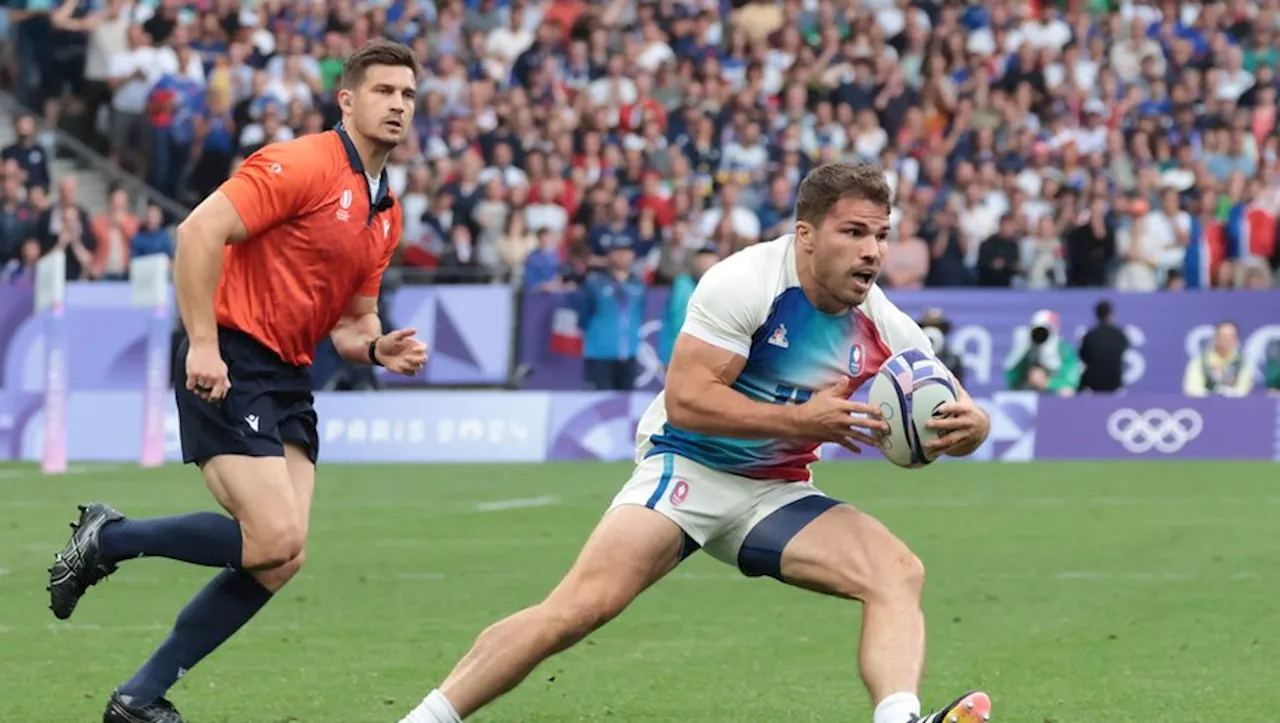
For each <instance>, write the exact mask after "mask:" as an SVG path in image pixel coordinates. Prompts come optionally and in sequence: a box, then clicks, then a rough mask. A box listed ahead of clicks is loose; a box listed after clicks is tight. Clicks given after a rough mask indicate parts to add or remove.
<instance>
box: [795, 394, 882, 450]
mask: <svg viewBox="0 0 1280 723" xmlns="http://www.w3.org/2000/svg"><path fill="white" fill-rule="evenodd" d="M853 391H854V390H853V380H852V379H850V378H849V377H842V378H841V379H840V381H838V382H836V383H835V384H833V385H831V386H829V387H827V388H826V389H821V390H819V391H817V392H815V393H814V394H813V396H811V397H809V400H808V401H807V402H805V403H804V404H801V405H800V406H799V407H797V408H796V410H797V411H798V413H799V416H800V428H799V430H797V432H798V434H797V436H799V437H802V438H804V439H808V440H812V441H815V442H835V443H836V444H838V445H840V446H841V447H844V448H845V449H847V450H849V451H850V452H853V453H854V454H862V447H861V446H859V445H862V446H867V447H879V446H880V443H879V442H878V441H877V440H878V438H879V437H880V435H882V434H884V433H886V432H888V431H889V425H888V424H887V423H885V421H884V420H883V419H881V418H880V410H879V409H876V408H875V407H872V406H870V405H868V404H863V403H861V402H851V401H849V395H851V394H853Z"/></svg>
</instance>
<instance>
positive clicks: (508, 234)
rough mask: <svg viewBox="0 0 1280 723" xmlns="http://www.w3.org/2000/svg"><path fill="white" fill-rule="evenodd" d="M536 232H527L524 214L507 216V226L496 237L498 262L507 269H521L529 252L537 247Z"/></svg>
mask: <svg viewBox="0 0 1280 723" xmlns="http://www.w3.org/2000/svg"><path fill="white" fill-rule="evenodd" d="M540 245H541V244H540V242H539V240H538V236H537V234H532V233H529V229H528V227H527V226H526V222H525V215H524V214H523V213H520V212H515V213H511V214H510V215H508V216H507V227H506V229H504V230H503V232H502V235H501V236H499V237H498V262H499V264H500V265H501V266H503V267H506V268H508V269H521V268H523V267H524V263H525V259H526V258H528V257H529V254H531V253H533V252H534V250H536V249H537V248H539V246H540Z"/></svg>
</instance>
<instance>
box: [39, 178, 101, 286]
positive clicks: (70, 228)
mask: <svg viewBox="0 0 1280 723" xmlns="http://www.w3.org/2000/svg"><path fill="white" fill-rule="evenodd" d="M77 188H78V184H77V181H76V178H75V176H67V177H66V178H63V179H62V180H61V181H60V182H59V183H58V202H57V203H56V204H53V205H52V206H50V207H49V208H48V209H47V210H45V211H44V212H43V213H41V214H40V217H39V218H38V219H37V220H36V225H35V236H36V240H37V241H39V242H40V252H41V254H47V253H49V252H50V251H54V250H60V251H66V252H67V280H68V281H78V280H79V279H81V278H85V279H92V278H93V272H94V259H95V256H94V253H95V250H96V246H97V244H96V242H95V241H94V238H93V231H92V229H93V225H92V223H91V222H90V219H89V213H88V212H87V211H85V210H84V208H82V207H81V206H80V204H79V203H78V202H77V199H76V191H77Z"/></svg>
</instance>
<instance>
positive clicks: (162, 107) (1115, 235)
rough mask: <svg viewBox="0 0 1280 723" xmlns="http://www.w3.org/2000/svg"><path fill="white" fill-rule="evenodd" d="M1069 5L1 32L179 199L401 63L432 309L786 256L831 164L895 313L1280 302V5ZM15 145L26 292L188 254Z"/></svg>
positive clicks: (468, 8) (53, 110)
mask: <svg viewBox="0 0 1280 723" xmlns="http://www.w3.org/2000/svg"><path fill="white" fill-rule="evenodd" d="M45 4H46V5H48V3H45ZM1064 5H1065V6H1064ZM1064 5H1060V4H1055V3H1049V2H1042V3H1037V2H1014V1H1012V0H997V1H995V2H982V3H978V2H972V3H967V4H966V3H960V2H943V3H938V2H933V1H932V0H786V1H785V2H745V3H744V2H734V3H729V2H724V3H718V2H716V0H690V1H689V2H680V1H677V0H658V1H657V2H632V1H631V0H611V1H610V2H595V1H584V0H541V2H526V1H525V0H439V2H431V1H422V0H390V1H389V2H377V1H367V0H333V1H332V2H320V1H318V0H312V1H310V2H308V1H306V0H262V1H261V2H256V3H240V2H238V1H236V0H202V1H201V2H191V3H184V2H180V1H175V0H159V2H158V3H157V2H155V1H154V0H153V1H150V2H138V3H133V2H129V0H66V2H64V3H62V4H61V5H60V6H58V5H56V3H54V4H53V5H50V6H49V7H45V8H43V9H42V5H41V4H40V3H38V2H36V0H30V2H29V3H28V7H27V9H11V10H9V11H8V25H9V28H10V36H11V42H10V49H11V51H12V52H11V56H12V58H11V67H13V68H16V72H15V73H14V80H15V86H16V88H15V89H16V91H17V94H18V96H19V98H20V99H21V100H22V101H23V102H24V104H25V105H27V106H28V107H31V108H36V109H38V111H39V112H40V113H42V114H43V115H44V116H45V119H46V120H48V121H50V122H54V123H57V124H59V125H60V126H62V127H63V128H66V129H69V130H71V131H72V132H74V133H76V134H77V135H79V136H81V137H83V138H85V139H88V140H91V141H92V142H93V143H94V144H96V145H98V146H99V147H100V148H101V149H102V150H103V152H104V153H105V154H106V155H108V156H109V157H110V158H111V159H112V160H114V161H116V162H118V163H120V164H121V165H122V166H124V167H126V168H129V169H132V170H134V171H135V172H136V173H138V174H139V175H141V176H143V177H144V178H146V179H147V180H148V182H149V183H150V184H151V185H152V186H154V187H156V188H158V189H162V190H163V191H165V192H166V193H170V194H172V195H173V196H175V197H176V198H177V199H178V200H179V201H182V202H184V203H187V204H192V203H194V202H197V201H198V200H199V198H200V197H202V196H203V195H205V194H207V193H209V192H210V191H211V190H212V189H214V188H216V187H217V185H218V184H219V182H220V181H221V180H223V179H224V178H226V176H227V174H228V173H229V172H230V171H231V170H232V169H233V168H234V167H235V165H236V163H237V162H238V161H239V160H241V159H243V158H244V157H246V156H247V155H248V154H250V153H252V152H253V151H254V150H255V149H257V148H259V147H261V146H262V145H263V144H265V143H269V142H271V141H275V140H285V139H288V138H292V137H295V136H297V135H299V134H304V133H314V132H317V131H320V130H322V129H324V128H327V127H330V126H331V125H332V124H333V123H334V122H336V120H337V110H336V107H335V104H334V86H335V83H336V80H337V76H338V72H339V70H340V67H341V62H342V58H343V57H344V55H345V54H346V53H348V52H349V51H350V50H351V49H352V48H353V47H356V46H358V45H360V44H361V43H364V42H365V41H366V40H367V39H368V38H371V37H375V36H379V35H384V36H388V37H391V38H393V39H396V40H400V41H402V42H405V43H407V44H409V45H410V46H411V47H412V48H413V49H414V51H415V52H416V53H417V55H418V57H419V59H420V61H421V62H422V65H423V67H424V68H425V69H426V72H425V73H424V75H423V78H422V82H421V86H420V89H419V91H420V94H419V102H420V107H419V110H418V113H417V117H416V122H415V129H414V132H413V134H412V137H411V139H410V141H409V142H408V143H406V144H405V145H404V146H403V147H401V148H400V149H398V150H397V151H396V152H395V153H394V155H393V157H392V162H391V165H390V167H389V169H388V172H389V174H390V178H391V183H392V187H393V189H394V190H395V191H396V192H397V193H398V194H399V196H400V198H401V201H402V203H403V208H404V215H405V236H404V241H403V249H402V253H401V254H400V259H399V263H400V265H401V266H402V267H405V268H406V269H430V270H431V273H432V275H433V277H434V278H435V279H436V280H437V281H439V282H458V281H472V282H474V281H488V280H494V281H507V280H510V281H512V282H514V283H517V284H521V285H523V286H525V287H526V288H564V287H566V286H569V285H575V284H579V283H581V282H582V281H583V279H584V274H585V272H586V271H587V270H588V269H589V268H591V267H593V266H599V265H603V264H605V263H607V262H606V261H605V257H608V256H610V255H611V252H612V255H613V256H614V258H615V263H619V264H622V265H623V267H625V266H627V265H630V264H634V265H635V266H636V267H637V270H638V271H639V272H640V274H639V275H640V277H641V278H642V279H643V280H644V282H645V283H671V282H672V281H673V280H676V279H678V278H679V277H681V276H682V274H686V273H687V272H688V269H689V267H690V266H691V265H693V264H694V263H695V259H696V258H698V259H704V260H705V259H706V258H707V257H708V256H713V257H714V256H719V257H723V256H724V255H726V254H728V253H731V252H732V251H734V250H736V249H739V248H741V247H743V246H746V245H749V244H753V243H757V242H759V241H760V240H762V239H764V240H768V239H770V238H772V237H775V236H777V235H779V234H781V233H782V232H783V231H785V229H787V227H788V225H789V223H790V221H791V205H792V201H793V197H794V194H795V190H796V187H797V184H798V182H799V180H800V178H801V177H802V176H803V175H804V173H805V172H806V171H807V170H808V169H809V168H811V167H812V166H813V165H814V164H819V163H823V162H828V161H833V160H862V161H866V162H870V163H877V164H881V165H882V166H883V167H884V168H885V169H886V171H887V174H888V176H889V179H890V181H891V183H892V186H893V188H894V189H895V192H896V195H895V202H894V209H893V219H894V235H893V238H892V240H891V243H890V246H889V251H888V256H887V259H886V264H885V269H884V276H883V283H884V285H886V286H890V287H895V288H907V289H909V288H920V287H924V286H930V287H946V286H971V285H978V286H983V287H1025V288H1034V289H1040V288H1051V287H1060V286H1070V287H1102V286H1110V287H1114V288H1118V289H1121V290H1135V291H1137V290H1157V289H1161V288H1167V289H1181V288H1209V287H1247V288H1265V287H1269V286H1271V284H1272V282H1273V275H1274V274H1275V273H1276V270H1277V268H1278V267H1280V249H1278V248H1277V245H1276V243H1275V238H1276V225H1277V218H1278V217H1280V172H1278V170H1280V165H1278V164H1280V158H1278V151H1280V129H1278V128H1277V91H1278V89H1280V82H1278V81H1277V77H1276V65H1277V62H1278V61H1280V50H1277V45H1276V39H1277V30H1280V12H1278V11H1280V0H1262V2H1245V0H1227V1H1226V2H1206V3H1195V2H1181V3H1179V2H1172V1H1169V0H1162V1H1160V2H1149V1H1146V0H1125V1H1124V2H1121V3H1119V4H1118V6H1116V5H1115V4H1110V3H1104V2H1100V1H1095V0H1072V1H1070V2H1067V3H1065V4H1064ZM45 47H52V48H53V51H52V52H46V51H45V50H43V49H44V48H45ZM17 130H18V136H19V138H18V140H17V145H14V146H11V147H9V148H7V149H5V150H4V159H5V166H4V170H3V174H4V179H3V208H2V209H0V266H4V267H5V268H6V272H5V274H6V278H14V277H19V278H20V277H22V276H23V275H24V269H25V268H26V267H27V266H28V265H29V263H30V262H31V261H32V260H33V259H34V258H35V257H37V256H38V255H39V254H40V253H41V252H42V251H47V250H48V249H50V248H53V247H55V246H61V247H63V248H67V249H69V250H71V251H73V252H74V253H73V254H71V255H70V256H72V257H73V259H74V266H75V268H74V269H73V273H74V274H75V275H76V276H78V277H79V276H83V277H85V278H114V277H118V276H119V275H120V274H122V273H124V272H125V271H126V270H127V260H128V258H129V256H130V254H138V253H151V252H157V251H159V252H164V251H167V250H168V249H169V247H170V245H171V242H170V239H169V238H168V237H167V235H166V231H165V230H164V224H165V219H164V218H163V214H162V213H161V211H160V210H159V209H158V208H153V209H148V210H147V212H146V213H145V214H144V215H145V218H143V219H138V218H136V217H135V216H134V215H133V212H132V210H131V208H130V204H129V203H128V199H127V198H123V197H121V196H120V195H116V196H113V198H112V202H111V204H110V206H109V208H107V209H104V210H103V212H102V213H101V214H99V215H98V216H97V217H93V218H91V217H90V216H89V214H88V213H87V212H86V211H85V210H84V209H83V208H82V207H80V206H79V205H77V202H76V198H75V188H74V183H75V182H74V181H64V182H63V184H61V185H60V187H58V188H57V189H56V191H55V192H54V193H52V194H51V193H50V189H49V184H50V178H49V172H48V158H49V152H50V149H49V148H48V147H47V146H46V145H42V143H43V142H45V141H46V140H47V139H45V138H44V137H42V136H41V135H40V134H38V133H37V132H36V124H35V123H34V119H23V120H21V121H20V122H19V128H18V129H17ZM696 263H697V265H698V267H699V268H705V266H706V264H705V263H704V262H703V261H697V262H696Z"/></svg>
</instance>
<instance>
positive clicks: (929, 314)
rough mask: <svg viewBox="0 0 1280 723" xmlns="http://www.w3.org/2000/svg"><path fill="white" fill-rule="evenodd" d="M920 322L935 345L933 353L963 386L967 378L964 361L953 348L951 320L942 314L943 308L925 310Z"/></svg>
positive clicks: (931, 342)
mask: <svg viewBox="0 0 1280 723" xmlns="http://www.w3.org/2000/svg"><path fill="white" fill-rule="evenodd" d="M919 324H920V328H921V330H923V331H924V335H925V337H926V338H928V339H929V344H930V345H931V346H932V347H933V355H934V356H935V357H937V358H938V361H940V362H942V363H943V364H944V365H946V367H947V369H948V370H949V371H950V372H951V374H952V375H953V376H955V378H956V381H958V382H960V384H961V385H962V386H963V385H964V378H965V369H964V361H963V360H961V359H960V355H959V354H957V353H955V351H954V350H953V349H952V348H951V343H950V337H951V322H950V321H949V320H948V319H947V318H946V317H944V316H943V315H942V309H938V308H932V309H929V310H927V311H925V313H924V316H922V317H920V320H919Z"/></svg>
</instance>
